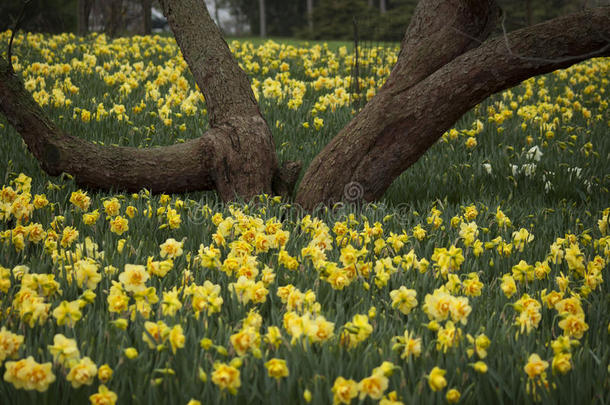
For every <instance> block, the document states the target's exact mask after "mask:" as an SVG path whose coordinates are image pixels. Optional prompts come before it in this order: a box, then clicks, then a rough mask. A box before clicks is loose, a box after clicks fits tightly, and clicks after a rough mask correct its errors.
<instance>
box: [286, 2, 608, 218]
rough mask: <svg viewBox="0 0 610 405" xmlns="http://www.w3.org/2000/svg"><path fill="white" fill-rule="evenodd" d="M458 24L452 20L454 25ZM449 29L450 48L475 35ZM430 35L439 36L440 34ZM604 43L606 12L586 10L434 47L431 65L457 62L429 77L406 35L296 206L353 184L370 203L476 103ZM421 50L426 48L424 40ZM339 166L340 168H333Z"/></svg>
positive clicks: (313, 168) (310, 174)
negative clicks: (483, 37) (483, 39)
mask: <svg viewBox="0 0 610 405" xmlns="http://www.w3.org/2000/svg"><path fill="white" fill-rule="evenodd" d="M418 11H419V12H420V13H421V10H418ZM421 18H422V17H421V15H420V19H418V18H414V20H415V21H416V24H421V23H423V21H424V20H421ZM436 18H438V16H437V17H436ZM441 20H442V18H441ZM459 20H460V19H459V18H456V19H455V20H454V24H457V23H458V21H459ZM485 20H486V19H480V21H485ZM483 26H486V24H483V23H482V24H481V25H480V27H483ZM449 28H450V29H453V30H454V32H455V35H456V37H457V38H456V39H457V42H460V41H459V38H460V37H461V38H469V37H471V36H474V37H476V35H471V34H468V35H463V34H462V32H464V31H465V28H466V27H462V26H453V27H449ZM412 29H413V30H415V32H419V29H418V28H417V27H413V25H412V27H410V28H409V31H411V30H412ZM422 30H423V31H425V28H423V29H422ZM485 30H486V29H484V30H483V31H482V32H484V31H485ZM466 32H469V31H466ZM438 35H439V36H440V37H441V38H442V37H443V34H442V33H440V34H438ZM608 38H610V8H608V7H606V8H598V9H592V10H588V11H586V12H583V13H579V14H574V15H571V16H567V17H562V18H557V19H554V20H551V21H549V22H546V23H543V24H538V25H535V26H532V27H528V28H524V29H522V30H519V31H514V32H512V33H510V34H508V35H507V36H506V37H500V38H496V39H493V40H489V41H487V42H485V43H483V44H482V45H480V46H478V47H476V48H474V49H472V50H470V51H468V52H465V53H463V52H461V50H463V49H467V48H472V47H473V46H476V44H477V42H478V41H477V40H474V39H473V40H472V42H471V43H468V41H467V40H462V47H461V48H460V47H456V46H455V45H446V46H443V44H442V43H438V45H439V47H438V48H437V52H438V54H437V55H436V59H434V60H435V62H438V63H442V60H443V56H442V55H443V54H445V55H446V56H449V55H452V54H453V55H455V54H459V56H457V55H455V56H453V57H452V58H455V59H453V60H451V59H450V60H451V61H450V62H449V61H447V62H448V63H446V64H444V65H443V66H442V67H439V68H438V69H437V70H435V71H434V70H433V69H428V67H427V66H425V65H426V64H427V60H426V59H425V58H427V57H429V56H430V55H429V52H428V51H427V50H426V49H421V48H420V47H419V46H418V45H417V44H416V41H414V42H412V43H414V45H413V47H412V48H411V49H410V51H409V52H407V51H406V50H407V49H409V47H410V46H409V43H410V38H409V36H408V35H407V38H406V39H405V41H403V46H405V42H406V47H405V48H403V51H402V52H401V56H400V57H399V60H398V62H397V66H396V67H395V68H394V70H393V71H392V73H391V75H390V78H389V79H388V80H387V82H386V84H385V85H384V86H383V87H382V88H381V90H380V91H379V93H378V94H377V95H376V96H375V97H374V98H373V99H372V100H371V101H370V102H369V103H368V104H367V105H366V106H365V108H364V109H363V110H362V111H361V112H360V113H359V114H358V116H356V117H355V118H354V119H353V120H352V121H351V122H350V123H349V124H348V125H347V126H346V127H345V128H344V129H343V130H342V131H341V132H340V133H339V134H338V135H337V136H336V137H335V138H334V139H333V140H332V141H331V142H330V143H329V144H328V145H327V146H326V147H325V148H324V150H323V151H322V152H321V153H320V154H318V156H316V158H315V159H314V161H313V162H312V164H311V165H310V166H309V168H308V170H307V172H306V173H305V176H304V178H303V180H302V181H301V183H300V185H299V190H298V192H297V197H296V200H297V202H298V203H300V204H301V205H302V206H304V207H305V208H313V207H314V206H315V205H316V204H318V203H320V202H324V203H328V202H332V201H339V200H341V199H343V198H344V193H346V192H347V191H348V190H347V186H356V187H355V188H356V191H357V193H356V194H357V195H356V196H355V197H358V198H362V199H364V200H367V201H371V200H375V199H378V198H379V197H381V196H382V195H383V193H384V191H385V190H386V189H387V188H388V187H389V185H390V184H391V183H392V181H393V180H394V179H395V178H396V177H397V176H398V175H399V174H400V173H402V172H403V171H404V170H406V169H407V168H408V167H409V166H410V165H412V164H413V163H415V162H416V161H417V159H418V158H419V157H420V156H421V155H423V153H424V152H425V151H426V150H427V149H428V148H429V147H430V146H431V145H432V144H433V143H434V142H435V141H436V140H437V139H438V138H439V137H440V136H441V135H442V134H443V133H444V132H445V131H446V130H447V129H449V128H450V127H451V125H453V124H454V123H455V121H456V120H457V119H458V118H459V117H460V116H462V115H463V114H464V113H466V112H467V111H468V110H469V109H471V108H472V107H474V106H475V105H476V104H478V103H479V102H481V101H483V100H484V99H485V98H487V97H488V96H490V95H491V94H494V93H496V92H498V91H501V90H503V89H506V88H510V87H512V86H514V85H516V84H518V83H519V82H521V81H522V80H525V79H527V78H529V77H531V76H536V75H539V74H543V73H547V72H551V71H553V70H556V69H561V68H565V67H568V66H570V65H572V64H574V63H578V62H580V61H582V60H585V59H588V58H591V57H594V56H608V55H610V44H609V43H608ZM454 42H455V41H454ZM423 44H424V46H426V44H427V46H429V45H430V44H429V43H426V41H424V42H423ZM422 55H428V56H424V57H423V58H422ZM439 55H440V56H439ZM410 63H411V65H409V64H410ZM398 75H399V76H401V77H396V76H398ZM413 76H417V80H415V79H412V77H413ZM339 167H340V168H341V170H340V171H339V170H336V168H339ZM345 173H350V175H348V176H345ZM352 191H353V190H352ZM350 192H351V191H350ZM347 197H348V198H353V197H354V196H347Z"/></svg>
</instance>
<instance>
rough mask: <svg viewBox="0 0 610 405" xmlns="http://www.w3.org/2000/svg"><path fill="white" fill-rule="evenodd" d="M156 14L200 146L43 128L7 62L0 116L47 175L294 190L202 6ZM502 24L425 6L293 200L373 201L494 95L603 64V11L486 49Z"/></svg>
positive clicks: (481, 5)
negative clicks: (191, 105)
mask: <svg viewBox="0 0 610 405" xmlns="http://www.w3.org/2000/svg"><path fill="white" fill-rule="evenodd" d="M299 3H300V2H299ZM161 5H162V7H163V9H164V13H165V15H166V16H167V18H168V21H169V24H170V26H171V27H172V30H173V31H174V35H175V37H176V41H177V43H178V45H179V46H180V49H181V51H182V54H183V56H184V58H185V60H186V62H187V64H188V65H189V67H190V69H191V72H192V73H193V77H194V78H195V81H196V82H197V84H198V86H199V88H200V89H201V90H202V92H203V94H204V96H205V100H206V105H207V110H208V114H209V124H210V130H209V131H208V132H206V133H205V134H204V135H202V136H201V137H200V138H197V139H194V140H192V141H189V142H185V143H181V144H176V145H172V146H168V147H161V148H149V149H137V148H127V147H113V146H102V145H96V144H93V143H91V142H88V141H86V140H83V139H80V138H76V137H74V136H70V135H68V134H66V133H65V132H64V131H62V130H61V129H60V128H58V127H57V126H56V125H55V124H54V123H53V122H51V121H50V119H49V118H48V117H47V116H46V115H45V113H44V111H43V110H42V109H41V108H40V106H38V104H36V102H35V101H34V100H33V99H32V97H31V96H30V95H29V94H28V93H27V91H26V90H25V89H24V87H23V84H22V83H21V81H20V80H19V79H18V78H17V76H16V75H15V74H14V72H13V71H12V68H11V65H10V63H8V61H7V60H5V59H3V58H0V111H2V113H3V114H4V115H5V116H6V118H7V120H8V122H9V123H10V124H11V125H12V126H13V127H14V128H15V129H16V130H17V131H18V132H19V133H20V134H21V136H22V137H23V139H24V141H25V143H26V145H27V146H28V148H29V150H30V151H31V152H32V154H33V155H34V156H35V157H36V158H37V159H38V160H39V161H40V162H41V166H42V168H43V169H44V170H45V171H47V172H48V173H49V174H51V175H59V174H60V173H62V172H67V173H70V174H72V175H73V176H74V178H75V180H76V182H77V183H79V184H81V185H83V186H88V187H94V188H105V189H109V188H114V189H117V188H120V189H126V190H139V189H141V188H148V189H150V190H151V191H153V192H162V191H163V192H170V193H171V192H182V191H188V190H204V189H215V190H217V191H218V193H219V195H220V196H221V197H222V198H223V199H224V200H225V201H226V200H231V199H234V198H235V197H237V196H239V197H243V198H250V197H253V196H254V195H257V194H260V193H287V192H289V191H290V190H291V189H292V187H293V186H294V182H295V181H296V178H297V176H298V171H299V164H298V163H295V162H285V163H284V164H283V165H282V166H281V167H280V165H279V163H278V159H277V155H276V153H275V147H274V144H273V138H272V135H271V132H270V130H269V127H268V126H267V123H266V121H265V119H264V118H263V117H262V116H261V113H260V111H259V108H258V105H257V103H256V101H255V98H254V95H253V93H252V89H251V86H250V82H249V80H248V78H247V76H246V74H245V73H244V71H243V70H241V69H240V68H239V65H238V64H237V62H236V61H235V59H234V58H233V56H232V54H231V52H230V50H229V48H228V46H227V44H226V42H225V41H224V40H223V38H222V35H221V32H220V30H219V29H218V27H217V26H216V24H214V22H213V20H212V19H211V17H210V15H209V13H208V12H207V9H206V8H205V5H204V3H203V2H201V1H198V0H171V1H170V0H162V1H161ZM499 15H500V10H499V8H498V7H497V5H496V3H495V2H494V1H493V0H453V1H446V2H442V3H439V2H437V1H434V0H422V1H420V2H419V3H418V5H417V8H416V9H415V12H414V15H413V17H412V19H411V23H410V24H409V27H408V28H407V31H406V33H405V36H404V39H403V41H402V44H401V52H400V54H399V57H398V61H397V63H396V65H395V66H394V68H393V70H392V72H391V74H390V76H389V77H388V79H387V81H386V82H385V84H384V85H383V86H382V88H381V89H379V91H378V93H377V95H376V96H375V97H373V98H372V99H371V101H370V102H369V103H368V104H367V105H366V106H365V107H364V108H363V109H362V111H360V113H359V114H357V115H356V116H355V117H354V118H353V119H352V120H351V121H350V122H349V123H348V124H347V125H346V126H345V127H344V128H343V129H342V130H341V131H340V132H339V133H338V134H337V135H336V136H335V137H334V138H333V139H332V141H331V142H330V143H329V144H328V145H327V146H326V147H325V148H324V149H323V150H322V151H321V152H320V153H319V154H318V155H317V156H316V157H315V158H314V160H313V161H312V163H311V164H310V165H309V167H308V168H307V169H306V171H305V174H304V176H303V179H302V181H301V182H300V184H299V187H298V189H297V193H296V202H297V203H299V204H301V205H302V206H303V207H305V208H309V209H311V208H314V207H315V206H316V205H317V204H319V203H331V202H334V201H339V200H341V199H342V198H343V196H344V195H345V194H346V192H350V190H351V189H352V188H354V190H355V192H354V194H350V196H352V195H355V197H354V198H355V199H358V200H360V199H363V200H366V201H371V200H375V199H378V198H380V197H381V196H382V194H383V193H384V191H385V190H386V189H387V188H388V187H389V185H390V184H391V183H392V181H393V180H394V179H395V178H396V177H397V176H398V175H399V174H400V173H402V172H403V171H404V170H406V169H407V168H408V167H409V166H410V165H411V164H413V163H414V162H415V161H417V159H418V158H419V157H420V156H421V155H422V154H423V153H424V152H425V151H426V150H427V149H428V148H429V147H430V146H431V145H432V144H433V143H434V142H436V140H438V139H439V138H440V137H441V136H442V134H443V133H444V132H445V131H446V130H448V129H449V128H450V127H451V126H452V125H453V124H454V123H455V122H456V121H457V120H458V119H459V118H460V117H461V116H462V115H463V114H464V113H466V112H467V111H468V110H470V109H471V108H472V107H474V106H475V105H477V104H478V103H480V102H481V101H483V100H484V99H485V98H487V97H488V96H490V95H491V94H494V93H496V92H499V91H501V90H504V89H506V88H509V87H512V86H514V85H516V84H518V83H519V82H521V81H522V80H524V79H527V78H529V77H531V76H536V75H539V74H543V73H548V72H551V71H553V70H556V69H560V68H566V67H568V66H570V65H572V64H575V63H578V62H580V61H583V60H586V59H589V58H592V57H596V56H609V55H610V43H609V41H608V38H610V7H603V8H596V9H589V10H586V11H584V12H580V13H577V14H573V15H569V16H565V17H559V18H556V19H553V20H551V21H547V22H545V23H542V24H537V25H534V26H531V27H527V28H523V29H521V30H517V31H513V32H511V33H509V34H507V35H506V36H500V37H497V38H492V39H489V40H486V38H487V37H488V36H489V35H490V34H491V32H492V31H493V30H494V28H495V27H496V24H497V20H498V18H499ZM177 162H179V163H177Z"/></svg>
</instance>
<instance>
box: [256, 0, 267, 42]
mask: <svg viewBox="0 0 610 405" xmlns="http://www.w3.org/2000/svg"><path fill="white" fill-rule="evenodd" d="M258 15H259V17H260V20H259V21H260V27H259V28H260V36H261V38H265V37H266V36H267V19H266V15H265V0H258Z"/></svg>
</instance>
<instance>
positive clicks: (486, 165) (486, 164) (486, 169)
mask: <svg viewBox="0 0 610 405" xmlns="http://www.w3.org/2000/svg"><path fill="white" fill-rule="evenodd" d="M483 169H485V171H486V172H487V174H491V165H490V164H489V163H483Z"/></svg>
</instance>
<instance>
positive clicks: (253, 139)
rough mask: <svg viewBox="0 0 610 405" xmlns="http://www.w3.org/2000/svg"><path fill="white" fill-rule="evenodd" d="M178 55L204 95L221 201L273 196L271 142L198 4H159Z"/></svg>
mask: <svg viewBox="0 0 610 405" xmlns="http://www.w3.org/2000/svg"><path fill="white" fill-rule="evenodd" d="M161 6H162V7H163V11H164V14H165V16H166V17H167V20H168V22H169V24H170V27H171V28H172V31H173V32H174V35H175V37H176V42H177V43H178V45H179V46H180V49H181V50H182V55H183V56H184V59H185V60H186V62H187V63H188V65H189V67H190V68H191V72H192V73H193V76H194V78H195V81H196V82H197V85H198V86H199V88H200V89H201V91H202V92H203V95H204V97H205V102H206V107H207V109H208V115H209V119H210V127H212V128H213V129H216V130H218V132H217V133H216V134H215V136H214V153H213V159H212V166H213V167H212V172H213V173H214V180H215V186H216V189H217V191H218V192H219V194H220V195H221V197H222V198H223V199H224V200H232V199H234V198H235V197H236V196H240V197H244V198H250V197H252V196H254V195H256V194H260V193H269V194H270V193H272V191H273V189H272V182H273V177H274V176H277V175H279V171H278V170H279V169H278V163H277V157H276V154H275V145H274V143H273V136H272V134H271V131H270V130H269V127H268V125H267V122H266V121H265V119H264V118H263V117H262V115H261V113H260V110H259V108H258V104H257V103H256V99H255V98H254V93H253V92H252V87H251V85H250V81H249V79H248V76H247V75H246V73H245V72H244V71H243V70H242V69H241V68H240V67H239V65H238V63H237V61H236V60H235V58H234V57H233V55H232V54H231V51H230V50H229V46H228V45H227V43H226V42H225V40H224V39H223V38H222V33H221V32H220V29H219V28H218V26H217V25H216V24H215V23H214V21H213V20H212V18H211V17H210V14H209V13H208V10H207V8H206V7H205V3H204V2H202V1H200V0H171V1H170V0H161Z"/></svg>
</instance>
